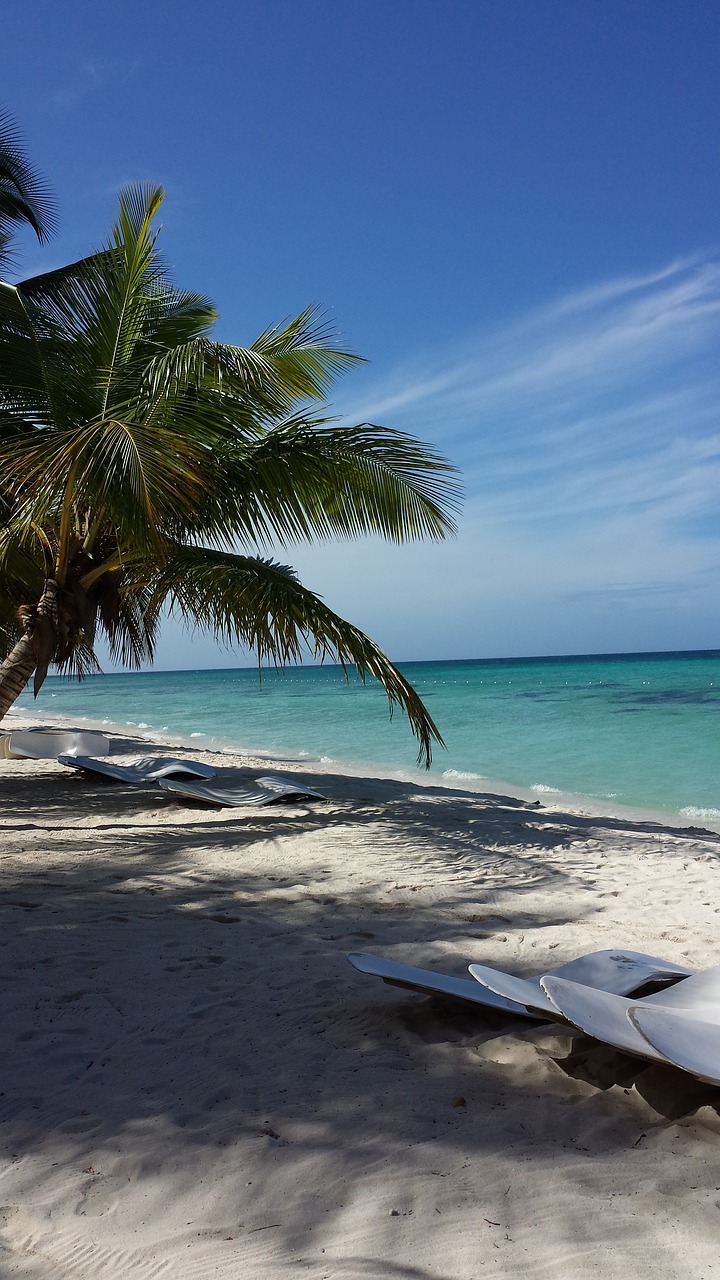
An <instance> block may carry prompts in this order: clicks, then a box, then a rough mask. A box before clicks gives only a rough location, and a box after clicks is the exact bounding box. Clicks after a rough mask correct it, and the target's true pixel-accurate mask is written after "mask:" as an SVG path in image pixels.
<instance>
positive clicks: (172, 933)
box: [0, 717, 720, 1280]
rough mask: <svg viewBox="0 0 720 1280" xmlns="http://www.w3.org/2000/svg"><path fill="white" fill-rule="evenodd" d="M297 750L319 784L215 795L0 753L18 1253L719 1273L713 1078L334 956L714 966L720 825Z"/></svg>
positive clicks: (336, 1270) (301, 1265) (249, 1267)
mask: <svg viewBox="0 0 720 1280" xmlns="http://www.w3.org/2000/svg"><path fill="white" fill-rule="evenodd" d="M16 718H17V719H19V717H16ZM24 719H25V720H26V721H27V720H28V719H30V722H31V723H37V719H35V720H34V721H33V720H32V718H28V717H24ZM119 745H120V747H121V750H119V751H118V750H116V751H114V752H113V755H118V756H122V755H131V754H141V753H143V752H149V751H150V750H152V745H151V743H150V742H149V741H148V740H147V739H139V738H137V737H131V736H129V735H127V734H125V735H124V737H123V739H122V741H121V742H120V744H119ZM158 747H159V750H160V753H164V752H166V751H168V749H170V750H172V749H173V748H174V750H175V751H177V752H178V753H180V752H186V753H187V754H193V755H197V756H198V757H199V758H201V759H202V758H205V759H206V760H208V761H212V762H213V763H215V764H218V763H219V760H220V759H222V772H223V774H227V775H235V776H237V778H238V779H240V778H242V777H243V776H245V775H246V773H247V771H248V769H252V768H253V761H252V759H251V758H250V757H247V756H242V755H236V756H233V755H231V754H229V753H225V752H223V753H222V754H221V753H218V752H216V751H212V752H209V751H206V750H202V749H198V745H197V742H196V741H194V742H191V743H184V744H179V743H177V744H171V743H159V744H158ZM278 763H280V762H279V761H278ZM254 764H255V767H262V769H264V770H265V769H267V767H268V761H267V759H265V760H262V761H257V760H256V761H255V762H254ZM282 764H283V767H284V768H285V769H287V770H288V771H289V770H291V769H292V770H297V771H298V772H302V774H303V776H304V777H307V779H308V781H310V780H311V779H312V780H314V781H316V783H318V784H319V783H320V781H322V785H321V786H319V789H321V790H323V791H324V792H325V793H326V795H327V797H328V799H327V802H326V803H324V804H318V805H311V804H308V803H300V802H298V803H296V802H295V801H293V802H292V803H290V804H287V805H278V806H273V807H272V808H269V809H248V810H233V809H215V808H212V809H210V808H208V807H207V806H200V805H198V804H196V803H194V802H190V801H183V800H181V799H176V798H173V797H171V796H169V795H167V794H166V793H161V792H160V791H159V789H158V790H155V789H153V788H152V787H132V786H128V785H125V784H115V783H111V782H107V783H106V782H104V781H103V780H102V779H97V780H96V779H94V778H92V777H87V776H84V775H81V774H78V773H76V772H74V771H72V770H69V769H64V768H63V767H62V766H61V765H59V764H58V763H57V762H56V761H52V760H42V761H34V760H27V759H26V760H12V761H3V762H2V768H0V832H1V834H2V843H1V845H0V850H1V857H0V869H1V871H2V894H1V895H0V948H1V949H2V956H3V964H2V965H0V988H1V995H2V1006H1V1008H2V1013H1V1015H0V1016H2V1019H3V1028H4V1041H5V1070H4V1082H3V1090H4V1096H3V1109H2V1119H1V1120H0V1130H1V1132H2V1139H3V1141H2V1144H1V1149H2V1152H3V1153H4V1154H3V1155H2V1156H0V1173H1V1174H2V1176H3V1186H4V1200H3V1204H4V1208H3V1211H2V1216H1V1217H0V1259H2V1260H3V1261H4V1262H5V1264H6V1268H7V1272H8V1274H10V1275H13V1276H15V1275H17V1276H18V1277H21V1278H22V1280H54V1278H55V1277H56V1276H57V1275H60V1274H62V1275H68V1276H72V1277H73V1280H86V1277H87V1278H88V1280H89V1278H90V1277H92V1278H93V1280H95V1277H98V1280H100V1278H102V1280H134V1277H135V1276H137V1278H138V1280H141V1278H142V1277H144V1276H148V1275H150V1274H152V1275H158V1276H161V1275H165V1274H171V1273H172V1274H173V1275H175V1276H177V1278H178V1280H198V1277H203V1280H204V1277H205V1276H208V1275H214V1276H218V1277H219V1280H235V1277H237V1276H238V1275H240V1274H243V1275H246V1274H247V1275H252V1276H253V1280H286V1277H287V1276H288V1275H289V1274H291V1275H294V1274H299V1273H302V1272H305V1271H307V1272H308V1273H309V1274H311V1275H315V1276H316V1277H317V1278H318V1280H321V1278H322V1280H367V1277H370V1276H373V1277H374V1276H378V1277H379V1276H392V1275H400V1274H405V1273H407V1274H410V1273H412V1274H418V1275H420V1274H422V1275H423V1277H424V1278H425V1280H477V1278H478V1275H480V1274H481V1275H483V1276H487V1277H489V1280H514V1278H515V1277H517V1276H518V1275H520V1274H522V1275H523V1276H527V1277H528V1280H546V1277H547V1276H548V1275H559V1276H568V1277H570V1276H576V1275H579V1274H582V1275H583V1276H588V1277H590V1278H591V1280H593V1278H597V1280H619V1277H621V1276H623V1275H626V1274H627V1268H628V1265H630V1266H631V1267H632V1269H633V1272H634V1274H635V1275H636V1276H637V1278H638V1280H651V1278H652V1280H675V1277H676V1276H677V1275H678V1274H683V1275H688V1276H690V1277H692V1280H695V1278H696V1277H697V1280H699V1278H700V1277H701V1276H704V1275H705V1274H712V1267H713V1266H714V1264H715V1261H716V1258H717V1233H716V1229H715V1219H716V1208H715V1205H716V1202H717V1191H716V1182H717V1173H716V1171H717V1158H718V1152H719V1151H720V1089H714V1088H711V1087H710V1086H707V1085H702V1084H700V1082H698V1081H695V1080H694V1079H693V1078H692V1077H689V1076H687V1075H685V1074H684V1073H682V1072H679V1071H677V1070H675V1069H673V1068H670V1067H663V1066H660V1065H653V1064H652V1063H648V1062H645V1061H644V1060H641V1059H637V1058H631V1057H629V1056H628V1055H624V1054H618V1053H615V1052H614V1051H609V1050H608V1048H607V1047H606V1046H603V1045H601V1044H598V1043H597V1042H595V1041H592V1040H590V1038H589V1037H586V1036H582V1035H580V1034H579V1033H577V1032H574V1031H573V1030H572V1029H571V1028H569V1027H564V1026H560V1025H555V1024H552V1023H539V1024H534V1023H533V1024H528V1023H526V1022H524V1021H522V1020H520V1019H518V1018H514V1017H511V1016H509V1015H507V1016H506V1015H501V1014H496V1013H492V1012H491V1013H483V1011H482V1010H481V1009H479V1008H478V1007H476V1006H472V1007H471V1008H470V1009H468V1008H467V1007H466V1006H465V1005H464V1004H461V1005H457V1004H455V1003H454V1002H451V1001H450V1002H448V1001H443V1000H433V999H428V998H426V997H424V996H421V995H418V994H416V993H413V992H409V991H403V990H399V989H397V988H393V987H388V986H385V985H383V984H382V983H380V982H378V981H377V980H375V979H373V978H369V977H366V976H363V975H362V974H358V973H357V972H355V971H354V970H353V969H351V967H350V965H349V964H348V962H347V959H346V955H347V953H348V952H357V951H366V952H371V953H373V954H377V955H381V956H385V957H387V958H389V959H394V960H398V961H401V962H404V963H408V964H415V965H420V966H422V967H426V968H431V969H436V970H438V971H440V972H445V973H450V974H455V975H456V976H466V975H467V965H468V963H471V962H473V961H475V962H478V963H481V964H489V965H493V966H495V967H498V968H501V969H504V970H506V971H509V972H514V973H518V974H521V975H528V974H531V973H537V972H542V971H544V970H546V969H548V968H552V967H554V966H556V965H558V964H560V963H562V962H564V961H566V960H569V959H572V958H573V957H575V956H578V955H582V954H585V953H588V952H590V951H595V950H599V949H604V948H629V949H633V950H638V951H644V952H648V953H650V954H653V955H657V956H662V957H664V958H666V959H668V960H671V961H674V962H677V963H681V964H683V965H687V966H688V967H691V968H697V969H700V968H706V967H708V966H709V965H711V964H713V963H716V962H718V960H720V953H719V951H718V946H717V918H718V917H717V910H718V908H717V906H716V897H717V894H716V880H717V874H718V870H719V869H720V837H718V835H717V834H715V833H711V832H709V831H704V832H701V831H697V830H695V831H693V830H691V829H680V828H678V827H677V826H676V825H663V824H658V823H655V822H652V821H649V820H648V819H647V817H646V816H643V817H642V818H641V819H639V820H636V821H632V820H628V819H626V818H614V817H611V816H608V815H607V814H606V815H602V816H591V815H587V814H583V813H578V812H574V811H571V810H563V809H559V808H553V809H550V808H547V807H543V806H541V805H537V804H536V803H535V802H534V801H533V802H531V801H527V800H523V799H521V798H517V797H513V796H512V795H510V794H508V793H505V794H502V793H498V794H489V793H481V792H474V791H470V790H467V789H465V790H463V789H461V788H452V787H444V786H438V785H436V783H435V781H434V780H431V781H430V782H428V781H427V780H424V779H423V780H422V781H412V782H408V781H403V780H401V779H398V778H378V777H377V776H375V775H368V776H360V775H358V774H345V773H343V772H341V771H338V770H335V771H333V770H332V769H330V768H328V767H326V766H323V767H322V770H320V768H316V767H315V764H314V762H313V765H312V767H310V766H309V765H308V763H307V762H298V761H292V762H289V761H288V762H284V761H283V762H282Z"/></svg>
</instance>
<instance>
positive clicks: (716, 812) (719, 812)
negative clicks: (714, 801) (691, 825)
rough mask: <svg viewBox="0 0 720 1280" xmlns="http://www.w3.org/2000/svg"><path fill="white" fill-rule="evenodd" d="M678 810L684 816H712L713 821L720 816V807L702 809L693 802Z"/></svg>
mask: <svg viewBox="0 0 720 1280" xmlns="http://www.w3.org/2000/svg"><path fill="white" fill-rule="evenodd" d="M680 812H681V814H682V815H683V817H684V818H712V819H713V820H714V821H717V820H718V818H720V809H702V808H700V807H699V806H698V805H694V804H689V805H686V806H685V808H684V809H681V810H680Z"/></svg>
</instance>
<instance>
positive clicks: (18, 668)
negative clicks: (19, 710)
mask: <svg viewBox="0 0 720 1280" xmlns="http://www.w3.org/2000/svg"><path fill="white" fill-rule="evenodd" d="M36 666H37V654H36V652H35V645H34V643H33V638H32V636H31V635H28V634H27V633H26V634H25V635H24V636H22V637H21V639H20V640H18V642H17V644H16V645H15V648H14V649H12V650H11V651H10V653H9V654H8V656H7V658H6V659H5V661H4V662H3V664H2V666H0V720H2V718H3V716H4V715H5V713H6V711H9V709H10V707H11V706H12V705H13V703H14V702H15V700H16V698H18V697H19V696H20V694H21V693H22V691H23V689H24V688H25V685H26V684H27V682H28V680H29V679H30V677H31V675H32V673H33V671H34V670H35V668H36Z"/></svg>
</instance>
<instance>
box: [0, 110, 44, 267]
mask: <svg viewBox="0 0 720 1280" xmlns="http://www.w3.org/2000/svg"><path fill="white" fill-rule="evenodd" d="M24 223H26V224H27V225H28V226H30V227H32V229H33V231H34V232H35V235H36V236H37V238H38V240H39V241H40V242H41V243H42V242H43V241H44V240H47V239H48V238H49V236H50V235H51V234H52V231H53V229H54V226H55V214H54V209H53V203H52V200H51V199H50V196H49V195H48V191H47V188H46V186H45V183H44V182H43V180H42V179H41V178H39V177H38V175H37V174H36V173H35V171H34V170H33V169H32V168H31V167H30V165H29V164H28V162H27V160H26V158H25V154H24V151H23V148H22V143H21V142H20V139H19V137H18V134H17V130H16V128H15V125H14V122H13V121H12V119H11V118H10V116H9V115H8V114H7V112H5V111H0V269H1V270H4V269H5V268H6V267H7V265H8V263H9V261H10V257H11V254H10V249H9V246H10V242H11V239H12V229H13V227H14V226H15V225H16V224H21V225H22V224H24Z"/></svg>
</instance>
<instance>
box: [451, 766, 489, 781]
mask: <svg viewBox="0 0 720 1280" xmlns="http://www.w3.org/2000/svg"><path fill="white" fill-rule="evenodd" d="M442 776H443V778H460V779H461V780H462V781H465V782H482V780H483V776H484V775H483V774H482V773H465V772H463V770H462V769H444V770H443V773H442Z"/></svg>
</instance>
